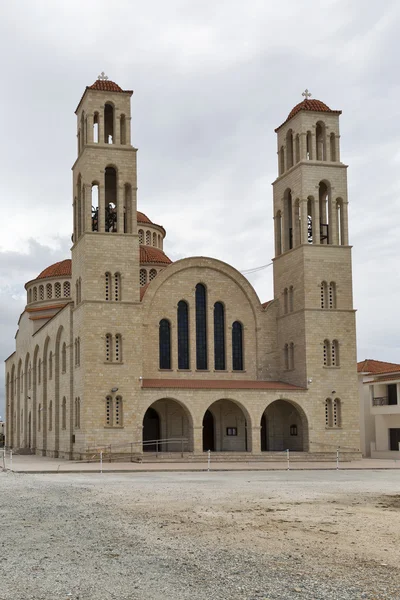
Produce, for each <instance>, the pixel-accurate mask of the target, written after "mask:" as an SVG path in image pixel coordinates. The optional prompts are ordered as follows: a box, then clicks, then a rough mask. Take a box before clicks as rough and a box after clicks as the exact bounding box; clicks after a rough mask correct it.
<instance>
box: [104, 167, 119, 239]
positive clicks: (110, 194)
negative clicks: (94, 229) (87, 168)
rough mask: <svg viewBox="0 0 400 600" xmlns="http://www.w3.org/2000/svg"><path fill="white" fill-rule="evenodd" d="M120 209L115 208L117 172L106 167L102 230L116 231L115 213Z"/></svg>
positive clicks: (116, 220)
mask: <svg viewBox="0 0 400 600" xmlns="http://www.w3.org/2000/svg"><path fill="white" fill-rule="evenodd" d="M121 204H122V203H121ZM120 208H121V207H119V206H117V171H116V169H115V168H114V167H106V169H105V173H104V228H105V231H106V232H112V233H115V232H116V231H118V218H117V213H118V211H119V210H120Z"/></svg>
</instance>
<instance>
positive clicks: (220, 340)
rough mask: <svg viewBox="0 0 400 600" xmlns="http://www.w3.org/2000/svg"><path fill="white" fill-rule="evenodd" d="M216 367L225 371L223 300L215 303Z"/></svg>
mask: <svg viewBox="0 0 400 600" xmlns="http://www.w3.org/2000/svg"><path fill="white" fill-rule="evenodd" d="M214 369H215V370H216V371H225V309H224V305H223V304H222V302H216V303H215V304H214Z"/></svg>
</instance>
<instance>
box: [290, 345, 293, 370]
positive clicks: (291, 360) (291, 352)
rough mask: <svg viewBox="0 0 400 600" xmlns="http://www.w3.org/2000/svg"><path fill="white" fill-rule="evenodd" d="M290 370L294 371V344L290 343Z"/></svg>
mask: <svg viewBox="0 0 400 600" xmlns="http://www.w3.org/2000/svg"><path fill="white" fill-rule="evenodd" d="M289 369H291V370H292V369H294V344H293V342H290V344H289Z"/></svg>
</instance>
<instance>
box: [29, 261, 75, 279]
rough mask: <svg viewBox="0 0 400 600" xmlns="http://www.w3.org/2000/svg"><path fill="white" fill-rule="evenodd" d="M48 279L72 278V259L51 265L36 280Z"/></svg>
mask: <svg viewBox="0 0 400 600" xmlns="http://www.w3.org/2000/svg"><path fill="white" fill-rule="evenodd" d="M46 277H71V259H70V258H67V259H65V260H61V261H60V262H56V263H54V265H50V266H49V267H47V268H46V269H44V270H43V271H42V272H41V273H40V274H39V275H38V276H37V278H36V279H46Z"/></svg>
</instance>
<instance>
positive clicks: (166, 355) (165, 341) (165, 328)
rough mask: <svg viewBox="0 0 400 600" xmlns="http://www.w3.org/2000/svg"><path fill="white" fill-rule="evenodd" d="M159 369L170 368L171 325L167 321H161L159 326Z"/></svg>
mask: <svg viewBox="0 0 400 600" xmlns="http://www.w3.org/2000/svg"><path fill="white" fill-rule="evenodd" d="M159 353H160V369H170V368H171V325H170V322H169V321H168V320H167V319H161V321H160V325H159Z"/></svg>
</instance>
